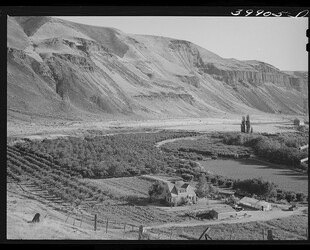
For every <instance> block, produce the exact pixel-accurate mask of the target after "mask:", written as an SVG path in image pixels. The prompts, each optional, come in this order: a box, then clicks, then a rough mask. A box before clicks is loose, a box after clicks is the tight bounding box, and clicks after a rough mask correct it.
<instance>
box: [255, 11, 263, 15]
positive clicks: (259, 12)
mask: <svg viewBox="0 0 310 250" xmlns="http://www.w3.org/2000/svg"><path fill="white" fill-rule="evenodd" d="M262 13H264V10H258V11H256V16H259V15H260V14H262Z"/></svg>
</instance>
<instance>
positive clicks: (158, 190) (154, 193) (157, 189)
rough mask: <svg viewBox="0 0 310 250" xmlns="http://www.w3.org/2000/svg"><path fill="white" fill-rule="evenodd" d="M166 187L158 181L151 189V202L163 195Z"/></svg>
mask: <svg viewBox="0 0 310 250" xmlns="http://www.w3.org/2000/svg"><path fill="white" fill-rule="evenodd" d="M164 189H165V187H164V185H163V184H162V183H161V182H159V181H156V182H155V183H154V184H153V185H152V186H151V187H150V189H149V192H148V193H149V196H150V199H151V201H152V200H153V199H157V198H158V196H159V195H161V194H162V193H163V191H164Z"/></svg>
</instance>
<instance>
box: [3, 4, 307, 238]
mask: <svg viewBox="0 0 310 250" xmlns="http://www.w3.org/2000/svg"><path fill="white" fill-rule="evenodd" d="M98 8H100V7H98ZM308 17H309V11H308V10H307V9H301V10H300V11H295V9H294V11H292V12H289V11H286V9H283V11H281V10H280V11H273V9H270V10H269V9H268V8H257V7H256V8H251V7H244V8H239V7H236V8H229V11H228V14H227V15H226V16H207V15H206V16H202V15H197V16H194V15H193V16H191V15H184V16H181V15H178V16H174V15H170V16H167V15H163V16H159V15H154V16H152V15H144V16H141V15H137V16H133V15H128V16H126V15H122V16H118V15H115V16H104V15H92V14H91V13H89V15H77V14H76V13H72V14H71V15H70V14H69V13H68V14H67V15H59V13H57V12H55V15H42V14H40V13H38V14H37V15H32V16H30V15H7V17H6V18H7V64H6V68H7V76H6V80H7V114H6V118H7V121H6V123H7V137H6V139H7V146H6V173H7V175H6V188H7V190H6V237H7V240H56V241H57V240H62V241H66V240H86V241H87V240H94V241H98V240H99V241H118V242H120V243H121V242H122V241H123V242H124V241H139V242H140V241H144V242H146V241H147V240H149V241H148V242H153V241H156V242H157V241H163V242H164V241H165V242H166V241H169V242H170V241H175V242H177V241H178V242H179V241H189V240H192V241H193V242H194V241H201V242H202V241H203V242H216V241H231V242H239V241H258V242H263V241H266V242H267V241H273V242H275V241H277V242H279V241H287V240H289V241H294V242H303V241H307V240H308V143H309V111H308V52H307V50H306V47H307V43H308V37H307V35H306V31H307V29H308Z"/></svg>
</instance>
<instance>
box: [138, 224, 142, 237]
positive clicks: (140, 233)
mask: <svg viewBox="0 0 310 250" xmlns="http://www.w3.org/2000/svg"><path fill="white" fill-rule="evenodd" d="M142 234H143V226H142V225H141V226H140V227H139V238H138V239H139V240H142Z"/></svg>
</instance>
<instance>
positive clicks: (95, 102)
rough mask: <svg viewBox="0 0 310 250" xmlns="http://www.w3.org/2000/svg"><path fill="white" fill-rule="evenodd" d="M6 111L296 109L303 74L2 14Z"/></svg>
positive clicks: (171, 42) (175, 43)
mask: <svg viewBox="0 0 310 250" xmlns="http://www.w3.org/2000/svg"><path fill="white" fill-rule="evenodd" d="M7 37H8V44H7V47H8V49H7V71H8V75H7V80H8V85H7V86H8V87H7V91H8V92H7V103H8V111H9V112H16V111H17V112H21V113H24V114H37V115H42V116H59V117H60V116H62V117H70V118H82V117H83V115H90V114H91V115H94V116H95V115H97V116H101V117H102V116H103V117H104V116H105V115H107V116H108V115H113V116H115V117H117V116H118V115H119V116H121V115H122V116H135V117H147V118H157V117H160V118H165V117H170V118H171V117H180V116H188V117H197V116H212V115H215V114H217V115H218V114H221V113H245V112H249V113H261V112H268V113H282V114H302V113H303V110H304V98H306V97H307V96H308V87H307V81H308V75H307V73H305V72H281V71H280V70H279V69H277V68H275V67H273V66H272V65H269V64H267V63H263V62H259V61H238V60H235V59H224V58H221V57H219V56H218V55H216V54H214V53H212V52H210V51H207V50H205V49H204V48H201V47H199V46H197V45H195V44H193V43H191V42H188V41H181V40H175V39H171V38H166V37H155V36H143V35H131V34H125V33H124V32H122V31H120V30H117V29H113V28H103V27H93V26H88V25H82V24H76V23H71V22H67V21H63V20H60V19H54V18H50V17H8V34H7Z"/></svg>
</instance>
